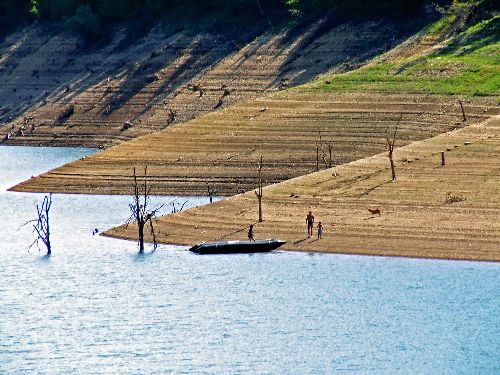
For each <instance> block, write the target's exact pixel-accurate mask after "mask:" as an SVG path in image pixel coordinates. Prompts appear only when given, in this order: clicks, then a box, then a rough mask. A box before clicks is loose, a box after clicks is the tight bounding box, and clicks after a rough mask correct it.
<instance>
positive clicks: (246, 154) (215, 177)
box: [14, 90, 500, 195]
mask: <svg viewBox="0 0 500 375" xmlns="http://www.w3.org/2000/svg"><path fill="white" fill-rule="evenodd" d="M465 111H466V113H467V115H468V121H467V122H463V118H462V113H461V110H460V106H459V104H458V101H457V98H454V97H438V96H425V95H410V94H406V95H402V94H393V95H380V94H352V93H345V94H339V93H318V92H307V91H304V90H301V91H300V92H295V91H288V92H280V93H277V94H273V95H269V96H266V97H262V98H259V99H255V100H252V101H249V102H244V103H240V104H237V105H234V106H232V107H231V108H228V109H226V110H223V111H218V112H214V113H210V114H208V115H205V116H202V117H199V118H197V119H195V120H193V121H190V122H188V123H185V124H179V125H176V126H172V127H169V128H168V129H166V130H164V131H161V132H158V133H155V134H152V135H148V136H144V137H141V138H138V139H135V140H132V141H129V142H127V143H123V144H120V145H118V146H114V147H111V148H109V149H107V150H104V151H103V152H100V153H98V154H95V155H92V156H89V157H87V158H85V159H82V160H79V161H76V162H74V163H70V164H68V165H65V166H62V167H60V168H57V169H55V170H52V171H50V172H48V173H46V174H43V175H41V176H40V177H37V178H32V179H31V180H28V181H26V182H24V183H22V184H20V185H18V186H16V187H15V188H14V190H17V191H45V192H74V193H91V194H92V193H94V194H95V193H100V194H110V193H111V194H130V193H131V176H132V171H133V168H134V167H138V168H140V169H141V173H140V174H142V168H143V167H144V166H146V165H147V166H148V175H149V176H150V178H151V180H152V182H153V193H155V194H172V195H179V194H181V195H193V194H195V195H203V194H206V191H207V184H210V187H211V188H212V189H217V190H218V192H219V194H222V195H234V194H237V193H240V192H243V191H248V190H250V189H252V188H254V187H255V186H256V173H257V161H258V159H259V158H260V155H263V157H264V180H265V183H266V184H271V183H276V182H279V181H283V180H287V179H289V178H293V177H297V176H300V175H304V174H307V173H310V172H313V171H316V166H317V156H318V155H319V163H318V165H319V167H320V168H321V169H324V168H325V167H326V166H329V165H330V163H331V165H338V164H342V163H346V162H350V161H353V160H357V159H360V158H364V157H367V156H370V155H374V154H377V153H379V152H382V151H383V150H384V149H385V148H386V139H385V134H386V133H385V131H386V129H388V128H389V129H393V128H394V127H395V126H396V125H398V123H399V128H398V129H399V130H398V143H397V144H398V146H401V145H405V144H408V143H410V142H413V141H416V140H421V139H425V138H429V137H432V136H435V135H437V134H439V133H443V132H446V131H449V130H451V129H455V128H460V127H463V126H465V125H467V124H472V123H474V122H477V121H481V120H484V119H486V118H488V117H489V116H491V115H494V114H499V113H500V108H498V107H495V103H494V101H488V99H486V98H481V99H469V100H468V101H467V102H466V103H465ZM400 119H401V120H400ZM320 134H321V142H319V135H320ZM317 144H318V146H319V149H318V154H317V153H316V145H317ZM329 145H331V148H332V158H331V160H330V153H329V149H328V146H329ZM323 155H324V158H323Z"/></svg>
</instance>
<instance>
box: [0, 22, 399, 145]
mask: <svg viewBox="0 0 500 375" xmlns="http://www.w3.org/2000/svg"><path fill="white" fill-rule="evenodd" d="M400 26H401V25H399V26H398V25H395V24H392V23H390V22H388V21H372V22H363V23H358V24H355V23H350V24H346V25H339V26H335V27H333V28H332V27H331V26H327V25H326V24H325V22H324V21H318V22H315V23H313V24H311V25H309V26H307V27H305V28H302V29H300V30H289V31H286V32H281V33H271V32H264V33H259V32H256V31H255V30H251V29H250V30H239V31H237V32H234V31H232V32H229V31H227V30H221V33H220V34H216V33H199V34H194V35H193V34H187V33H182V32H181V33H169V32H166V31H165V30H162V29H161V28H160V27H155V28H153V29H152V30H151V31H150V32H149V33H148V34H146V35H145V36H144V37H143V38H139V37H137V36H135V37H132V36H130V35H129V34H128V32H127V30H125V29H120V30H118V31H117V32H115V33H114V34H113V36H112V40H111V42H109V43H108V44H105V45H98V46H93V47H85V46H84V44H83V41H82V40H81V39H80V38H79V37H77V36H75V35H73V34H70V33H67V32H62V33H61V32H57V31H54V30H51V29H50V28H49V27H47V26H43V25H40V26H34V27H32V28H28V29H26V30H24V31H23V32H20V33H18V34H15V35H12V36H10V37H8V38H7V39H6V40H4V41H3V42H2V43H0V82H1V85H0V143H1V142H5V143H6V144H11V145H19V144H23V145H26V144H30V145H62V146H72V145H73V146H75V145H78V146H89V147H102V146H108V145H110V144H116V143H119V142H121V141H124V140H129V139H132V138H135V137H138V136H141V135H145V134H150V133H153V132H155V131H158V130H161V129H164V128H165V127H167V126H169V125H170V124H172V123H181V122H185V121H188V120H191V119H193V118H195V117H197V116H199V115H200V114H203V113H207V112H210V111H213V110H216V109H220V108H224V107H227V106H229V105H231V104H234V103H236V102H239V101H241V100H242V99H248V98H254V97H257V96H260V95H262V94H263V93H265V92H270V91H276V90H280V89H284V88H287V87H291V86H294V85H297V84H301V83H304V82H307V81H309V80H311V79H312V78H314V77H315V76H317V75H318V74H321V73H325V72H327V71H329V70H331V69H334V68H338V67H343V69H349V67H350V68H353V67H355V66H356V65H358V64H360V63H362V62H366V61H367V60H369V59H370V58H371V57H373V56H375V55H377V54H380V53H381V52H384V51H385V50H386V49H387V48H388V47H390V46H391V43H392V44H393V43H395V42H396V41H397V40H402V39H404V32H401V31H400ZM407 32H408V31H407ZM395 35H399V36H398V37H397V40H396V39H394V36H395ZM68 109H71V110H70V111H69V112H68Z"/></svg>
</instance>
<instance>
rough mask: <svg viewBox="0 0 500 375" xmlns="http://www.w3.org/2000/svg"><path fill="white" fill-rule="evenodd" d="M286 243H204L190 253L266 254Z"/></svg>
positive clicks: (191, 249)
mask: <svg viewBox="0 0 500 375" xmlns="http://www.w3.org/2000/svg"><path fill="white" fill-rule="evenodd" d="M285 243H286V242H285V241H281V240H257V241H223V242H202V243H199V244H197V245H195V246H193V247H191V248H190V249H189V251H191V252H193V253H197V254H242V253H266V252H269V251H272V250H276V249H277V248H278V247H280V246H281V245H283V244H285Z"/></svg>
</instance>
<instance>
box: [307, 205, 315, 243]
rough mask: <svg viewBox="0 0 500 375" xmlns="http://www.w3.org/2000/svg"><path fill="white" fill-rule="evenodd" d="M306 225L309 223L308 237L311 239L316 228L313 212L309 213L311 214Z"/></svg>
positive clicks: (308, 215)
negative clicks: (314, 227)
mask: <svg viewBox="0 0 500 375" xmlns="http://www.w3.org/2000/svg"><path fill="white" fill-rule="evenodd" d="M306 223H307V236H308V237H309V238H310V237H311V236H312V235H313V226H314V215H313V213H312V211H309V213H308V214H307V216H306Z"/></svg>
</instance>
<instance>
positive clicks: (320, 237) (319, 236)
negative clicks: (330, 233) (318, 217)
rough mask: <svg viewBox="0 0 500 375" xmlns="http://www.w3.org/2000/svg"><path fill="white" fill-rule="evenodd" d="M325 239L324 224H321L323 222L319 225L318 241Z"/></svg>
mask: <svg viewBox="0 0 500 375" xmlns="http://www.w3.org/2000/svg"><path fill="white" fill-rule="evenodd" d="M322 238H323V224H321V221H320V222H319V224H318V240H321V239H322Z"/></svg>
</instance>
